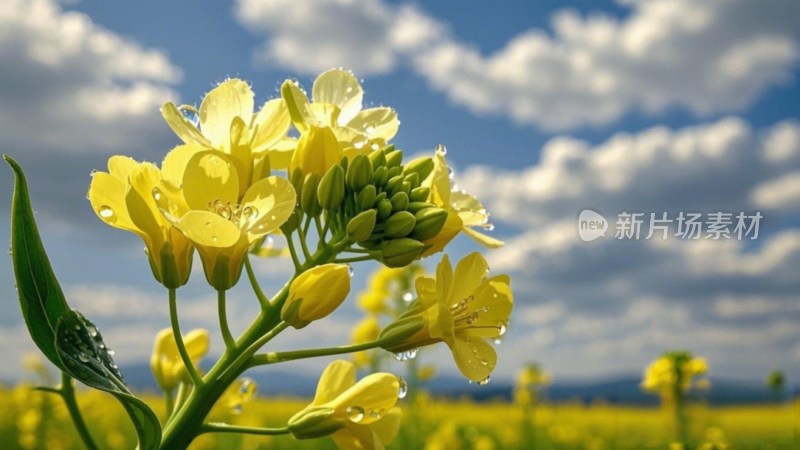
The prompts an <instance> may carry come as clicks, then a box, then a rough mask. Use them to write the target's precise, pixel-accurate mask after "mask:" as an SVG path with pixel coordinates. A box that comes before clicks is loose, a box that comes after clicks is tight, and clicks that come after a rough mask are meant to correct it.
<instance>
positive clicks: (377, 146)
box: [369, 142, 381, 151]
mask: <svg viewBox="0 0 800 450" xmlns="http://www.w3.org/2000/svg"><path fill="white" fill-rule="evenodd" d="M369 147H370V148H371V149H372V150H374V151H378V150H380V148H381V146H380V145H378V144H377V143H375V142H373V143H372V145H370V146H369Z"/></svg>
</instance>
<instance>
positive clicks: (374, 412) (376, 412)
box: [368, 408, 384, 420]
mask: <svg viewBox="0 0 800 450" xmlns="http://www.w3.org/2000/svg"><path fill="white" fill-rule="evenodd" d="M383 413H384V409H383V408H378V409H370V410H369V413H368V414H369V416H370V417H372V418H373V419H376V420H377V419H380V418H381V417H383Z"/></svg>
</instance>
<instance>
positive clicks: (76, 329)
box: [56, 310, 161, 450]
mask: <svg viewBox="0 0 800 450" xmlns="http://www.w3.org/2000/svg"><path fill="white" fill-rule="evenodd" d="M56 347H57V349H58V354H59V356H60V358H61V363H62V364H61V365H60V366H59V367H61V368H62V370H64V371H65V372H67V373H68V374H69V375H70V376H71V377H73V378H75V379H76V380H78V381H80V382H82V383H83V384H85V385H87V386H89V387H93V388H95V389H99V390H101V391H105V392H108V393H109V394H111V395H113V396H114V397H116V398H117V400H119V402H120V403H122V406H123V407H124V408H125V410H126V411H127V412H128V415H129V416H130V418H131V420H132V421H133V424H134V427H135V428H136V434H137V435H138V437H139V448H140V449H141V450H149V449H157V448H158V446H159V444H160V443H161V425H160V423H159V421H158V417H156V415H155V413H153V411H152V410H151V409H150V408H149V407H148V406H147V405H146V404H145V403H144V402H142V401H141V400H139V399H138V398H136V397H134V396H133V395H132V394H131V392H130V390H129V389H128V386H127V385H126V384H125V381H124V379H123V377H122V373H120V371H119V367H117V365H116V364H114V359H113V358H112V357H111V353H110V352H109V351H108V347H106V345H105V343H104V342H103V337H102V336H101V335H100V332H99V331H98V330H97V327H96V326H95V325H94V324H93V323H92V322H91V321H90V320H89V319H87V318H85V317H84V316H83V315H82V314H81V313H79V312H78V311H75V310H69V311H67V312H66V313H64V314H63V315H62V316H61V318H60V319H59V320H58V324H57V326H56Z"/></svg>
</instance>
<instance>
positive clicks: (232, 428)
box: [200, 423, 289, 436]
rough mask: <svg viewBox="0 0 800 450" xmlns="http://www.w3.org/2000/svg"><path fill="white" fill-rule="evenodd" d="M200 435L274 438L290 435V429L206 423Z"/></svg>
mask: <svg viewBox="0 0 800 450" xmlns="http://www.w3.org/2000/svg"><path fill="white" fill-rule="evenodd" d="M200 433H244V434H259V435H263V436H274V435H281V434H289V428H287V427H282V428H259V427H243V426H237V425H228V424H226V423H206V424H203V426H202V427H200Z"/></svg>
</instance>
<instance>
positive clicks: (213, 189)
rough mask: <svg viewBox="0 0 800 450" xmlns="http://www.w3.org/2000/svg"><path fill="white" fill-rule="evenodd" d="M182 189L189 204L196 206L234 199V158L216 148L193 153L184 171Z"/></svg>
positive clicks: (204, 207) (236, 180) (236, 185)
mask: <svg viewBox="0 0 800 450" xmlns="http://www.w3.org/2000/svg"><path fill="white" fill-rule="evenodd" d="M183 193H184V197H185V198H186V203H187V204H188V205H189V207H191V208H192V209H197V210H208V209H209V205H213V204H214V203H215V202H216V201H217V200H219V201H220V202H222V203H223V204H225V203H231V204H235V203H237V199H238V198H239V178H238V175H237V174H236V169H235V167H234V165H233V162H231V160H230V158H228V157H227V156H226V155H225V154H223V153H220V152H217V151H204V152H200V153H197V154H195V155H194V156H193V157H192V159H191V160H189V163H188V164H187V166H186V170H185V171H184V174H183Z"/></svg>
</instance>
